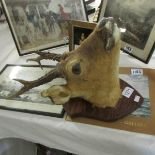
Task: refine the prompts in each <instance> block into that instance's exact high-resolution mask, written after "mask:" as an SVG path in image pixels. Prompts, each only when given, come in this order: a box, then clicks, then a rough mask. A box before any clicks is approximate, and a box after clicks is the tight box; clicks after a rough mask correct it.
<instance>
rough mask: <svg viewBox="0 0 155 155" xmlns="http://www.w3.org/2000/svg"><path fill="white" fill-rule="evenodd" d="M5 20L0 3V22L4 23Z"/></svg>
mask: <svg viewBox="0 0 155 155" xmlns="http://www.w3.org/2000/svg"><path fill="white" fill-rule="evenodd" d="M5 21H6V18H5V15H4V12H3V8H2V6H1V3H0V23H4V22H5Z"/></svg>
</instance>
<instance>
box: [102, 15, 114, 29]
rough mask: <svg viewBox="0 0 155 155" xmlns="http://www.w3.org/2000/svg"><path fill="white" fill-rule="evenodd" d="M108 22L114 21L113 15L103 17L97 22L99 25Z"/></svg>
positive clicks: (104, 24)
mask: <svg viewBox="0 0 155 155" xmlns="http://www.w3.org/2000/svg"><path fill="white" fill-rule="evenodd" d="M108 22H109V23H114V18H113V17H108V18H105V17H103V18H102V19H101V20H100V22H99V27H105V26H106V24H107V23H108Z"/></svg>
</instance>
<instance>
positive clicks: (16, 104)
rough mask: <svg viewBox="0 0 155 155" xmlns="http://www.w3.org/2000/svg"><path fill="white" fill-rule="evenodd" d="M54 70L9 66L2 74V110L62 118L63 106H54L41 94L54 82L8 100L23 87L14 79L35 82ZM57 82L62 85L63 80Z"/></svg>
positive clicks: (51, 67) (0, 103)
mask: <svg viewBox="0 0 155 155" xmlns="http://www.w3.org/2000/svg"><path fill="white" fill-rule="evenodd" d="M52 69H54V66H43V69H41V68H40V66H38V65H13V64H7V65H6V66H5V67H4V68H3V69H2V70H1V72H0V109H5V110H12V111H19V112H25V113H32V114H39V115H46V116H52V117H59V118H62V117H63V116H64V109H63V106H62V105H54V104H53V103H52V101H51V100H50V99H49V98H43V97H42V96H41V94H40V93H41V91H43V90H45V89H47V88H49V87H50V86H52V84H54V83H53V82H50V83H48V84H44V85H41V86H39V87H35V88H33V89H31V90H29V91H27V92H25V93H23V94H22V95H20V96H19V97H15V98H12V99H9V98H8V97H9V96H10V95H13V93H15V92H17V91H18V90H19V89H20V88H21V87H22V84H21V83H19V82H17V81H15V80H13V79H15V78H18V79H23V80H27V81H31V80H35V79H38V78H39V77H41V76H43V75H45V74H46V73H47V72H49V71H50V70H52ZM55 82H56V83H57V82H58V83H59V82H60V83H61V80H57V81H55ZM62 82H63V81H62Z"/></svg>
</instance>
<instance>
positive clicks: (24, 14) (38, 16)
mask: <svg viewBox="0 0 155 155" xmlns="http://www.w3.org/2000/svg"><path fill="white" fill-rule="evenodd" d="M2 6H3V8H4V11H5V14H6V17H7V20H8V23H9V27H10V30H11V32H12V36H13V39H14V41H15V44H16V47H17V50H18V52H19V55H25V54H29V53H32V52H35V51H38V50H45V49H50V48H53V47H57V46H61V45H65V44H67V43H68V20H71V19H74V20H82V21H87V20H88V17H87V14H86V7H85V3H84V0H29V1H28V0H2Z"/></svg>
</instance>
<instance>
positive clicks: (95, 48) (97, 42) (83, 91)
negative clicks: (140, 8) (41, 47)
mask: <svg viewBox="0 0 155 155" xmlns="http://www.w3.org/2000/svg"><path fill="white" fill-rule="evenodd" d="M37 54H39V55H40V56H39V57H37V58H35V59H30V60H31V61H37V62H38V63H40V61H41V60H42V59H52V60H57V61H58V62H59V63H58V64H57V66H56V68H55V69H54V70H52V71H51V72H49V73H48V74H47V75H45V76H43V77H41V78H39V79H37V80H34V81H24V80H20V79H15V80H16V81H18V82H20V83H22V84H23V85H24V86H23V88H22V89H21V90H19V92H17V93H16V94H15V95H14V96H12V97H16V96H18V95H21V94H22V93H24V92H25V91H27V90H29V89H31V88H33V87H37V86H39V85H42V84H45V83H48V82H50V81H52V80H53V79H55V78H58V77H62V78H65V79H66V81H67V84H66V85H54V86H51V87H50V86H49V88H48V89H47V90H43V91H42V92H41V95H42V96H43V97H49V98H51V99H52V101H53V102H54V103H55V104H65V103H66V102H67V101H69V100H70V99H71V98H83V99H84V100H86V101H88V102H90V104H93V105H94V106H97V107H115V105H116V104H117V101H118V99H119V98H120V94H121V93H120V92H121V91H120V84H119V77H118V70H119V68H118V62H119V55H120V32H119V29H118V27H117V25H116V23H114V20H113V18H103V19H102V20H101V21H100V22H99V23H98V24H97V26H96V28H95V29H94V31H93V32H92V33H91V34H90V35H89V37H88V38H87V39H85V40H84V41H83V42H82V44H81V45H80V46H79V47H78V48H77V49H75V50H73V51H72V52H68V53H64V54H62V55H60V54H53V53H42V52H38V53H37Z"/></svg>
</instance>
